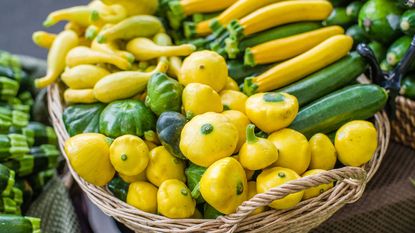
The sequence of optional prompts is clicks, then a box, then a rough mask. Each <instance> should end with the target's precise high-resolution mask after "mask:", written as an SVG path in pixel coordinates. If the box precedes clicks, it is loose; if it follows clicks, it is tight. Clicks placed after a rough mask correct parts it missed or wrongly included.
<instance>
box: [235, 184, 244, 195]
mask: <svg viewBox="0 0 415 233" xmlns="http://www.w3.org/2000/svg"><path fill="white" fill-rule="evenodd" d="M243 192H244V184H242V182H238V184H237V185H236V195H241V194H242V193H243Z"/></svg>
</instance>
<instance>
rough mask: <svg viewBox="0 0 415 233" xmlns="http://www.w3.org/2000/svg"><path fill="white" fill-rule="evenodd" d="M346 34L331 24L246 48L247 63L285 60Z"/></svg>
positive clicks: (245, 62)
mask: <svg viewBox="0 0 415 233" xmlns="http://www.w3.org/2000/svg"><path fill="white" fill-rule="evenodd" d="M340 34H344V29H343V28H342V27H340V26H330V27H325V28H321V29H317V30H313V31H310V32H305V33H301V34H297V35H294V36H289V37H285V38H282V39H276V40H272V41H269V42H265V43H263V44H259V45H257V46H254V47H252V48H247V49H246V50H245V61H244V64H245V65H249V66H255V65H259V64H268V63H274V62H279V61H283V60H286V59H289V58H292V57H295V56H297V55H299V54H302V53H304V52H306V51H308V50H309V49H311V48H313V47H314V46H316V45H318V44H320V43H321V42H323V41H325V40H326V39H328V38H330V37H332V36H334V35H340Z"/></svg>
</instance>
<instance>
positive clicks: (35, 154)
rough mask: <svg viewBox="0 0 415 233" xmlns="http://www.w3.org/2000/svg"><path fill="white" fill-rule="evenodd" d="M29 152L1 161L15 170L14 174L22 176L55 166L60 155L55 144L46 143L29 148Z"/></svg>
mask: <svg viewBox="0 0 415 233" xmlns="http://www.w3.org/2000/svg"><path fill="white" fill-rule="evenodd" d="M29 153H30V154H27V155H23V156H22V157H18V158H13V159H9V160H7V161H6V162H3V165H5V166H7V167H8V168H10V169H12V170H14V171H16V174H17V175H19V176H20V177H22V176H26V175H30V174H32V173H37V172H41V171H44V170H47V169H52V168H55V167H56V165H57V162H58V157H59V155H60V153H59V150H58V149H57V148H56V146H55V145H47V144H45V145H41V146H39V147H32V148H30V152H29Z"/></svg>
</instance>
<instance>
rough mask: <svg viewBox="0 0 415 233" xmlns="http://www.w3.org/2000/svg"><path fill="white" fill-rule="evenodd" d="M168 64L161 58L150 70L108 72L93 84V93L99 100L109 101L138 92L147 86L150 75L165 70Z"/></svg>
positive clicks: (128, 96) (124, 97)
mask: <svg viewBox="0 0 415 233" xmlns="http://www.w3.org/2000/svg"><path fill="white" fill-rule="evenodd" d="M168 67H169V65H168V63H167V62H166V61H165V60H161V61H160V62H159V64H158V65H157V68H156V69H154V70H153V71H151V72H140V71H123V72H117V73H113V74H110V75H108V76H106V77H104V78H102V79H101V80H99V81H98V82H97V84H95V87H94V95H95V98H97V99H98V100H99V101H101V102H104V103H109V102H112V101H114V100H118V99H126V98H130V97H132V96H135V95H137V94H139V93H140V92H142V91H144V90H145V89H146V87H147V82H148V80H149V79H150V78H151V76H152V75H153V74H155V73H157V72H166V71H167V69H168Z"/></svg>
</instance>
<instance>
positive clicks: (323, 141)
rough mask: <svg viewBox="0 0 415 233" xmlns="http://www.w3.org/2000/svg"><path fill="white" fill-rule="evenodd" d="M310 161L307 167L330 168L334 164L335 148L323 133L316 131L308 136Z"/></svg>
mask: <svg viewBox="0 0 415 233" xmlns="http://www.w3.org/2000/svg"><path fill="white" fill-rule="evenodd" d="M309 143H310V150H311V161H310V167H309V169H323V170H330V169H333V168H334V165H336V160H337V155H336V148H334V145H333V143H332V142H331V140H330V138H329V137H327V136H326V135H325V134H322V133H317V134H315V135H314V136H312V137H311V138H310V141H309Z"/></svg>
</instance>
